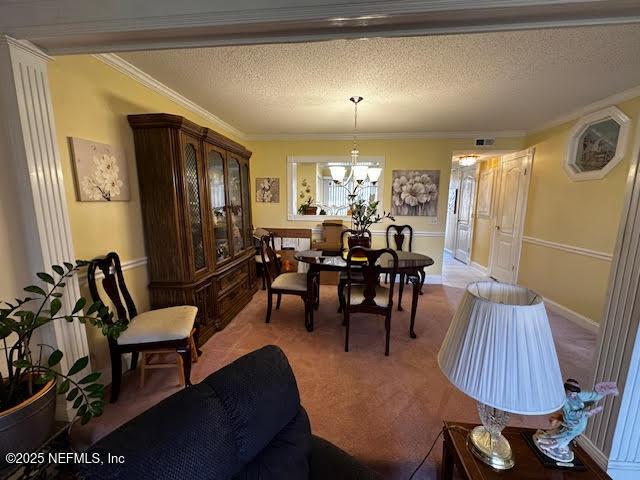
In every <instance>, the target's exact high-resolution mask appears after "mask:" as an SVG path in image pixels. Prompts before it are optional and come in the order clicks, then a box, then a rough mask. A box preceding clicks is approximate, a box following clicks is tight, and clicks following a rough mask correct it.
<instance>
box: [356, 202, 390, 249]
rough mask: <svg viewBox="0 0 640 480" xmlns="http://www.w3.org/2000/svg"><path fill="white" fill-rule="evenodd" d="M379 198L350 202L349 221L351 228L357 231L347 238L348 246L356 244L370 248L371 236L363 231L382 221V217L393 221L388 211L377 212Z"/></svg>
mask: <svg viewBox="0 0 640 480" xmlns="http://www.w3.org/2000/svg"><path fill="white" fill-rule="evenodd" d="M379 203H380V201H379V200H373V199H369V200H363V199H358V200H356V201H355V202H353V203H352V204H351V206H350V207H349V209H350V210H351V223H352V225H353V229H354V230H356V231H357V232H359V233H356V234H354V235H351V236H350V237H349V239H348V242H349V248H353V247H356V246H359V247H366V248H371V238H370V237H369V236H368V235H367V234H366V233H365V232H366V231H367V230H369V228H370V227H371V225H374V224H376V223H380V222H382V221H383V220H384V219H389V220H391V221H395V218H394V217H393V216H392V215H391V213H388V212H382V215H380V213H379V212H378V205H379Z"/></svg>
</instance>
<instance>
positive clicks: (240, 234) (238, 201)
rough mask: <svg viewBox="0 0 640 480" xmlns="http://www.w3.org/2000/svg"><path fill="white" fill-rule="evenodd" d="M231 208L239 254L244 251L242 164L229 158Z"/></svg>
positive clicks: (235, 247) (233, 235)
mask: <svg viewBox="0 0 640 480" xmlns="http://www.w3.org/2000/svg"><path fill="white" fill-rule="evenodd" d="M227 167H228V169H229V172H228V176H229V206H230V210H231V237H232V239H233V251H234V252H235V253H238V252H240V251H242V250H243V249H244V234H245V232H244V224H243V223H244V222H243V214H242V194H241V192H242V184H241V175H240V162H239V161H238V160H236V159H235V158H229V161H228V163H227Z"/></svg>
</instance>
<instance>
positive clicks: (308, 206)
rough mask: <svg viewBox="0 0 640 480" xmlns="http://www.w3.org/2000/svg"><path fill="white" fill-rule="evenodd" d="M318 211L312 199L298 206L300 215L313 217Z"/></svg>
mask: <svg viewBox="0 0 640 480" xmlns="http://www.w3.org/2000/svg"><path fill="white" fill-rule="evenodd" d="M317 211H318V207H317V206H315V205H314V204H313V198H311V197H309V198H307V200H306V202H304V203H302V204H300V206H299V207H298V213H299V214H300V215H315V214H316V212H317Z"/></svg>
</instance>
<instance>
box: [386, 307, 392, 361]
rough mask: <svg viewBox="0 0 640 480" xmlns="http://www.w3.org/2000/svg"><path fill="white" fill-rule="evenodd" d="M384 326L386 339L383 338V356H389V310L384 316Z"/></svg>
mask: <svg viewBox="0 0 640 480" xmlns="http://www.w3.org/2000/svg"><path fill="white" fill-rule="evenodd" d="M384 328H385V330H386V331H387V332H386V339H385V347H384V354H385V356H387V357H388V356H389V340H390V338H391V312H389V313H387V315H386V316H385V318H384Z"/></svg>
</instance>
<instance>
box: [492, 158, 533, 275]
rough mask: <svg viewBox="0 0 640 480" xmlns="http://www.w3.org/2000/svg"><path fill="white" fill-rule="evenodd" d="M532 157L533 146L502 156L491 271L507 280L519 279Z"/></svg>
mask: <svg viewBox="0 0 640 480" xmlns="http://www.w3.org/2000/svg"><path fill="white" fill-rule="evenodd" d="M532 161H533V149H529V150H523V151H522V152H517V153H513V154H510V155H505V156H504V157H502V164H501V167H500V181H499V192H498V204H497V208H496V212H497V215H496V225H495V230H494V232H493V242H492V243H493V247H492V255H491V265H490V268H489V275H490V276H491V277H493V278H494V279H496V280H498V281H500V282H504V283H516V281H517V279H518V265H519V263H520V250H521V248H522V233H523V229H524V216H525V212H526V208H527V206H526V204H527V193H528V191H529V179H530V178H531V163H532Z"/></svg>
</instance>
